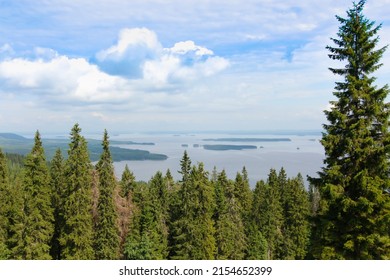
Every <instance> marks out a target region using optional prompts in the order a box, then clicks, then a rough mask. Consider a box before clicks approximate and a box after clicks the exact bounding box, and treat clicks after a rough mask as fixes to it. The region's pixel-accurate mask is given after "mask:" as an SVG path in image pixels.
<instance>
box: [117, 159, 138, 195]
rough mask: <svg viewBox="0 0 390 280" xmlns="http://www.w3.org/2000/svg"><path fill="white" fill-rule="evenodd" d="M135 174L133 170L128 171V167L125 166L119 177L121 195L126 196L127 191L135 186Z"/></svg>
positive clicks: (129, 191)
mask: <svg viewBox="0 0 390 280" xmlns="http://www.w3.org/2000/svg"><path fill="white" fill-rule="evenodd" d="M135 184H136V182H135V176H134V174H133V172H131V171H130V169H129V167H128V166H127V164H126V166H125V170H124V171H123V173H122V178H121V183H120V186H121V196H122V197H128V195H129V193H131V192H132V191H133V190H134V186H135Z"/></svg>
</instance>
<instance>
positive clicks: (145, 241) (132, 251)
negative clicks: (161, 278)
mask: <svg viewBox="0 0 390 280" xmlns="http://www.w3.org/2000/svg"><path fill="white" fill-rule="evenodd" d="M164 188H165V187H164V180H163V177H162V174H161V172H158V173H157V174H156V175H155V176H154V177H153V178H152V180H151V181H150V182H149V185H147V184H137V186H136V189H135V190H134V203H135V210H134V213H133V216H132V220H131V223H130V230H129V233H128V236H127V239H126V244H125V247H124V250H125V254H124V255H125V258H126V259H131V260H161V259H166V258H167V255H168V248H167V245H168V239H167V238H168V232H167V226H166V223H165V220H164V215H163V212H164V210H162V208H163V207H165V205H162V204H161V201H162V200H164V199H165V198H164V196H165V194H164V193H166V190H163V189H164Z"/></svg>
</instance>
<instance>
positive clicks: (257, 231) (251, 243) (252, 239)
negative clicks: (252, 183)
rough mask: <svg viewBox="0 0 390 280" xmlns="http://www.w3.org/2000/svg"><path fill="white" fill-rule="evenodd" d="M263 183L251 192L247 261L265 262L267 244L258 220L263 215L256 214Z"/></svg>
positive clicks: (261, 197) (259, 204)
mask: <svg viewBox="0 0 390 280" xmlns="http://www.w3.org/2000/svg"><path fill="white" fill-rule="evenodd" d="M264 189H265V182H264V181H259V182H257V184H256V187H255V189H254V191H253V201H252V211H251V214H250V220H249V226H248V228H247V233H248V245H247V250H246V251H247V252H246V259H249V260H265V259H267V256H268V244H267V240H266V239H265V237H264V235H263V233H262V231H261V230H262V228H261V223H260V220H261V218H262V215H263V213H261V212H258V211H259V209H261V207H262V203H263V200H264V198H263V195H264Z"/></svg>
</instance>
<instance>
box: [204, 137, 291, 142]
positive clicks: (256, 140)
mask: <svg viewBox="0 0 390 280" xmlns="http://www.w3.org/2000/svg"><path fill="white" fill-rule="evenodd" d="M203 141H214V142H291V139H290V138H208V139H203Z"/></svg>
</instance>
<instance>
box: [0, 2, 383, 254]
mask: <svg viewBox="0 0 390 280" xmlns="http://www.w3.org/2000/svg"><path fill="white" fill-rule="evenodd" d="M364 4H365V1H363V0H361V1H359V2H358V3H353V7H352V8H351V9H350V10H348V11H347V18H342V17H339V16H336V18H337V20H338V21H339V23H340V27H339V32H338V33H337V37H336V38H332V39H331V42H332V44H333V45H331V46H327V47H326V48H327V50H328V51H329V58H330V59H332V60H336V61H338V62H342V63H345V66H344V67H342V68H329V70H330V71H331V72H332V73H333V74H335V75H337V76H338V77H339V78H341V80H339V81H337V82H336V85H335V88H334V92H333V95H334V97H335V100H332V101H330V105H331V106H330V107H329V109H328V110H326V111H325V115H326V118H327V121H328V122H327V123H326V124H324V125H323V129H324V132H323V134H322V140H321V144H322V145H323V147H324V150H325V160H324V167H323V168H322V169H321V170H319V172H318V174H317V175H318V176H317V177H309V178H308V181H309V182H310V185H309V187H308V189H306V188H305V184H304V178H303V177H302V176H301V175H300V174H297V175H296V176H295V177H292V178H288V177H287V175H286V171H285V170H284V169H283V168H282V169H281V170H275V169H271V170H270V172H269V175H268V177H267V178H265V179H264V180H260V181H258V182H257V183H256V186H255V188H253V189H251V188H250V186H249V183H248V174H247V171H246V169H245V167H243V169H242V170H241V171H239V172H237V174H236V176H235V178H228V177H227V175H226V172H225V171H224V170H218V169H217V168H215V169H214V170H212V171H208V170H205V168H204V166H203V164H202V163H198V164H195V165H193V164H192V162H191V159H190V157H189V155H188V154H187V152H184V154H183V157H182V159H181V161H180V166H178V172H179V173H180V175H181V179H180V180H178V181H174V180H173V177H172V173H171V172H172V171H171V170H166V171H164V173H162V172H157V173H156V174H155V175H154V176H153V177H152V178H151V179H150V181H149V182H141V181H137V180H136V178H135V176H134V174H133V173H132V172H131V170H129V168H128V167H126V168H125V170H124V172H123V174H122V176H121V178H116V177H115V173H114V167H113V159H112V154H111V150H110V141H109V135H108V132H107V130H105V131H104V134H103V137H102V142H101V146H102V149H101V154H100V155H99V160H98V162H97V163H96V165H93V164H92V163H91V159H90V151H89V150H88V145H87V140H86V139H85V138H84V137H83V136H82V133H81V128H80V127H79V125H78V124H75V125H74V126H73V128H72V129H71V132H70V139H69V143H68V149H67V154H66V156H65V155H64V154H63V152H62V151H61V149H57V151H56V152H55V155H54V157H53V158H52V159H51V160H50V161H47V159H46V157H45V149H44V147H43V143H42V139H41V135H40V133H39V131H37V132H36V134H35V138H34V146H33V148H32V149H31V151H30V152H29V153H28V154H27V155H26V156H25V157H24V156H21V155H16V154H6V153H4V152H2V151H1V149H0V259H17V260H35V259H39V260H48V259H55V260H59V259H61V260H62V259H63V260H117V259H132V260H135V259H136V260H160V259H172V260H179V259H185V260H240V259H248V260H251V259H268V260H285V259H298V260H301V259H322V260H323V259H390V236H389V234H390V177H389V175H390V174H389V170H390V164H389V163H390V162H389V155H390V131H389V116H390V111H389V109H390V104H389V103H386V98H387V96H388V93H389V88H388V86H387V85H385V86H383V87H377V86H376V85H375V84H374V82H375V77H374V76H372V73H374V72H375V71H376V70H377V69H379V68H380V66H381V65H382V64H381V63H380V59H381V57H382V55H383V53H384V52H385V51H386V48H387V47H386V46H385V47H382V48H377V44H378V43H379V36H378V35H377V33H378V31H379V30H380V28H381V25H380V24H379V25H376V24H375V22H374V21H370V20H368V19H367V18H366V17H365V16H364V14H363V8H364ZM175 172H176V171H175Z"/></svg>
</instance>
